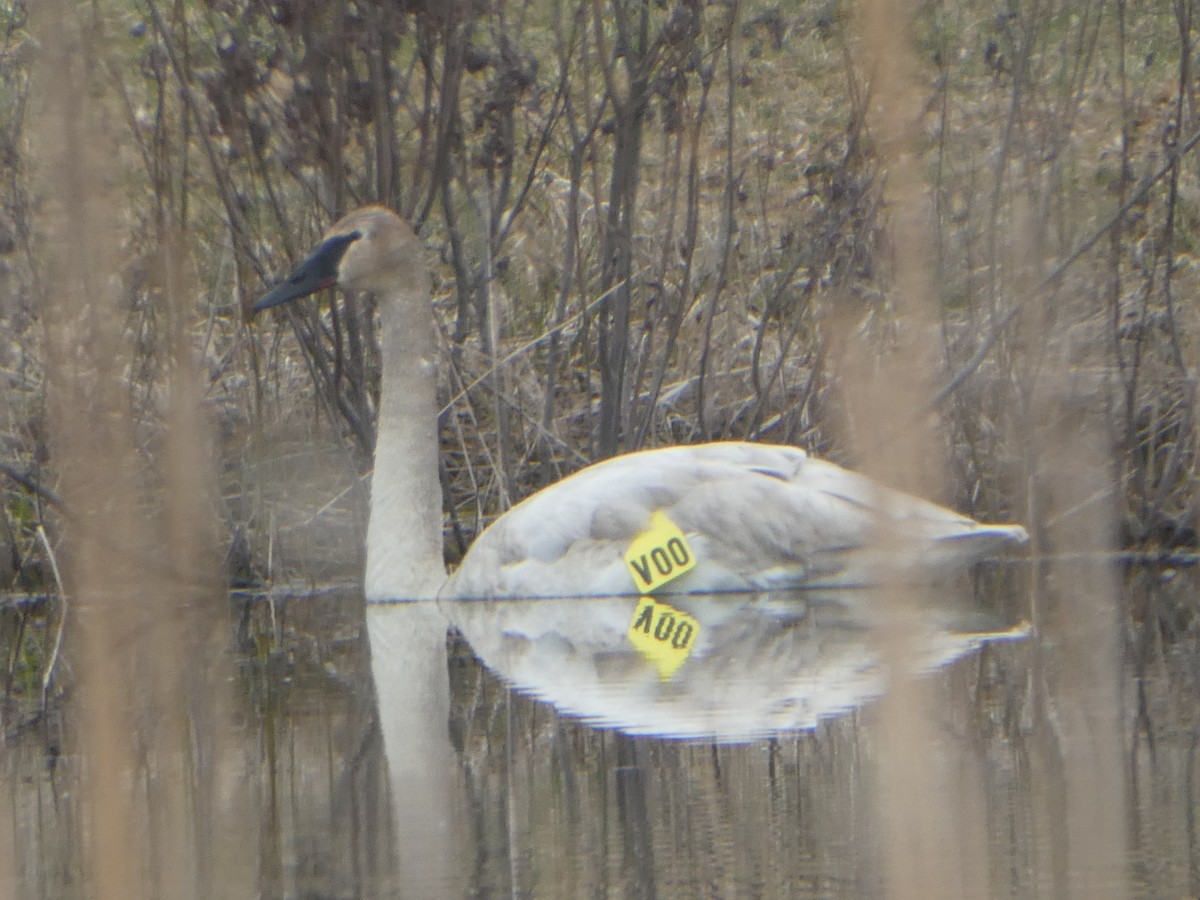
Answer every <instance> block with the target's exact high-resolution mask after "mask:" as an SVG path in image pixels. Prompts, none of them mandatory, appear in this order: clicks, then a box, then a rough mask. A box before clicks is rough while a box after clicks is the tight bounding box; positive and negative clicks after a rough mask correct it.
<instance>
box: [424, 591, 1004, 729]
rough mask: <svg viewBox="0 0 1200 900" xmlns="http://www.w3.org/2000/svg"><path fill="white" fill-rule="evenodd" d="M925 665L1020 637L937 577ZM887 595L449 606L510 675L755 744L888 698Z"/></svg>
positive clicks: (930, 596)
mask: <svg viewBox="0 0 1200 900" xmlns="http://www.w3.org/2000/svg"><path fill="white" fill-rule="evenodd" d="M921 590H922V591H923V598H922V599H923V600H924V603H923V604H922V605H923V608H924V610H925V611H924V612H923V613H922V615H921V619H922V622H921V624H920V626H919V628H918V629H917V631H916V632H915V634H914V635H913V636H912V642H911V644H910V646H911V649H912V660H911V662H912V666H913V668H914V670H915V671H916V672H928V671H932V670H934V669H937V668H940V667H942V666H945V665H947V664H949V663H951V662H953V661H954V660H956V659H959V658H960V657H962V656H963V655H965V654H967V653H970V652H971V651H973V650H975V649H977V648H979V647H980V646H982V645H983V644H985V643H988V642H990V641H998V640H1013V639H1019V638H1021V637H1024V636H1025V635H1026V634H1027V633H1028V628H1027V627H1026V626H1025V625H1023V624H1022V625H1018V626H1017V627H1014V628H1003V627H1000V625H999V623H998V622H997V621H996V619H995V617H993V616H991V615H989V614H988V613H986V612H985V611H984V610H982V609H980V608H971V606H970V605H968V604H967V603H965V602H964V601H963V600H962V598H961V597H958V596H956V595H955V592H954V588H952V587H946V586H939V587H923V588H921ZM878 601H879V596H878V594H877V593H876V592H873V591H803V590H800V591H787V592H772V593H771V594H770V595H764V594H697V595H689V596H671V597H669V598H667V599H665V600H663V599H652V598H648V597H643V598H634V597H614V598H597V599H589V600H581V599H579V598H570V599H563V600H544V599H539V600H506V601H496V602H478V601H475V602H470V601H462V602H445V601H443V602H442V604H441V607H442V608H443V609H444V610H445V612H446V615H447V618H448V620H449V621H450V622H452V623H453V624H454V625H455V626H456V627H457V628H458V629H459V630H460V631H461V632H462V634H463V636H464V637H465V638H466V640H467V642H468V644H470V646H471V648H472V650H473V651H474V652H475V654H476V656H477V657H478V658H479V660H480V661H481V662H482V663H483V664H484V665H485V666H487V667H488V668H489V669H490V670H492V671H493V672H494V673H495V674H496V675H497V676H498V677H499V678H500V679H501V680H502V681H504V682H505V683H506V684H508V685H510V686H511V687H513V688H515V689H516V690H518V691H520V692H522V693H526V694H530V695H532V696H534V697H536V698H538V699H540V700H543V701H545V702H547V703H549V704H550V705H551V706H553V707H554V708H555V709H556V710H557V711H559V712H561V713H563V714H565V715H568V716H572V717H576V718H580V719H583V720H584V721H586V722H589V723H592V724H595V725H600V726H605V727H612V728H616V729H618V730H620V731H623V732H625V733H627V734H634V735H655V736H658V737H667V738H688V739H706V740H716V741H721V742H743V741H751V740H756V739H759V738H764V737H769V736H771V735H775V734H778V733H780V732H785V731H795V730H802V729H810V728H814V727H816V726H817V725H818V724H819V723H820V722H821V721H822V720H824V719H828V718H831V717H834V716H837V715H839V714H843V713H846V712H849V711H851V710H853V709H856V708H858V707H861V706H862V705H864V704H865V703H867V702H869V701H870V700H872V699H874V698H876V697H878V696H879V695H880V694H882V693H883V691H884V690H885V688H886V677H885V673H884V672H883V667H882V666H881V664H880V660H879V651H880V636H879V634H877V633H876V631H875V626H876V625H879V624H881V623H880V622H879V620H878V616H876V615H874V614H873V613H872V612H871V608H872V606H874V605H876V604H877V603H878Z"/></svg>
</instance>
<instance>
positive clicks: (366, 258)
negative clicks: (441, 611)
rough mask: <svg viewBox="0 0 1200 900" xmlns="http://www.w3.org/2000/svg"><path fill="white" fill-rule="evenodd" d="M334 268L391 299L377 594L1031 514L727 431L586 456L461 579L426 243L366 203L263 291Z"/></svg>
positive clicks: (546, 591) (962, 551)
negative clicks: (939, 500) (961, 503)
mask: <svg viewBox="0 0 1200 900" xmlns="http://www.w3.org/2000/svg"><path fill="white" fill-rule="evenodd" d="M335 283H337V284H340V285H341V286H342V287H343V288H344V289H346V290H348V291H369V292H371V293H373V294H374V295H375V296H376V297H377V298H378V302H379V310H380V343H381V348H380V349H381V352H382V365H383V372H382V381H381V385H380V400H379V423H378V438H377V442H376V447H375V472H374V476H373V481H372V486H371V515H370V521H369V524H368V529H367V571H366V584H365V587H366V596H367V599H368V600H370V601H382V600H395V599H421V598H430V597H434V596H438V595H439V593H440V596H442V597H444V598H447V597H448V598H510V597H562V596H577V595H614V594H626V593H639V592H643V591H647V590H653V591H658V592H696V591H706V592H707V591H733V590H765V589H773V588H795V587H806V586H838V585H847V584H861V583H863V582H867V581H870V580H872V579H873V578H875V577H876V576H877V575H878V574H879V569H878V567H879V566H880V565H881V564H884V565H887V566H889V567H890V566H894V565H897V564H900V565H902V566H903V568H905V570H906V571H908V572H910V573H911V572H913V571H914V570H916V571H919V572H924V571H926V570H935V569H941V568H944V567H945V566H947V565H960V564H964V563H968V562H971V561H974V560H976V559H979V558H981V557H983V556H986V555H988V554H991V553H993V552H995V551H996V550H997V549H998V548H999V547H1001V546H1002V545H1004V544H1009V543H1019V542H1022V541H1024V540H1025V539H1026V534H1025V530H1024V529H1023V528H1021V527H1020V526H1019V525H984V524H980V523H978V522H976V521H974V520H973V519H970V518H967V517H966V516H962V515H960V514H958V513H956V512H953V511H952V510H949V509H946V508H944V507H941V506H938V505H936V504H933V503H929V502H927V501H925V500H921V499H918V498H916V497H913V496H911V495H908V494H905V493H901V492H899V491H895V490H892V489H890V488H886V487H884V486H882V485H880V484H878V483H876V482H874V481H872V480H870V479H869V478H866V477H865V476H862V475H857V474H855V473H853V472H850V471H847V470H846V469H843V468H840V467H838V466H836V465H833V464H832V463H828V462H824V461H821V460H817V459H813V458H811V457H809V456H808V455H807V454H805V452H804V451H803V450H800V449H798V448H795V447H788V446H778V445H768V444H752V443H743V442H722V443H711V444H703V445H699V446H687V447H669V448H664V449H658V450H647V451H642V452H638V453H630V454H627V455H625V456H620V457H617V458H614V459H610V460H607V461H604V462H600V463H596V464H595V465H592V466H589V467H588V468H585V469H583V470H582V471H580V472H577V473H576V474H574V475H572V476H570V477H568V478H566V479H564V480H563V481H561V482H559V483H557V484H555V485H552V486H551V487H548V488H546V489H544V490H542V491H540V492H538V493H537V494H535V495H534V496H532V497H530V498H528V499H527V500H525V501H524V502H522V503H520V504H518V505H517V506H515V507H514V508H513V509H511V510H509V511H508V512H507V513H505V514H504V515H503V516H501V517H500V518H499V519H497V520H496V521H495V522H494V523H493V524H492V525H491V526H490V527H489V528H488V529H487V530H486V531H485V532H484V533H483V534H482V535H481V536H480V537H479V538H478V540H476V542H475V544H474V546H472V548H471V550H470V552H469V553H468V554H467V556H466V558H465V559H464V560H463V562H462V565H461V566H460V567H459V568H458V569H457V571H455V572H454V574H453V575H451V576H450V578H449V579H448V580H447V578H446V573H445V568H444V563H443V558H442V510H441V490H440V487H439V484H438V462H437V453H438V437H437V404H436V387H437V385H436V380H437V373H436V363H435V359H434V355H435V348H436V346H437V342H436V340H435V328H434V319H433V311H432V307H431V305H430V296H429V286H430V285H429V275H428V271H427V269H426V265H425V260H424V249H423V247H422V244H421V242H420V240H419V239H418V238H417V236H416V234H415V233H414V232H413V231H412V229H411V228H410V227H409V226H408V225H407V224H406V223H405V222H404V221H403V220H402V219H401V218H400V217H398V216H397V215H395V214H394V213H392V212H391V211H389V210H387V209H384V208H383V207H379V206H372V207H366V208H363V209H359V210H356V211H354V212H352V213H350V214H349V215H347V216H345V217H344V218H343V219H341V220H340V221H339V222H337V223H336V224H335V225H333V226H332V227H331V228H330V229H329V231H328V232H327V233H326V234H325V236H324V238H323V239H322V240H321V242H320V243H319V244H318V245H317V246H316V247H315V248H314V249H313V251H312V252H311V254H310V255H309V256H308V258H307V259H306V260H305V261H304V262H303V263H301V264H300V265H299V266H298V267H297V268H296V270H295V271H294V272H293V273H292V275H291V276H290V277H289V278H288V279H287V280H286V281H285V282H284V283H283V284H281V285H279V286H278V287H276V288H275V289H274V290H272V291H271V292H269V293H268V294H266V295H265V296H264V297H263V298H262V299H261V300H259V301H258V303H256V304H255V307H254V308H255V310H256V311H258V310H263V309H266V308H268V307H271V306H275V305H277V304H280V303H285V302H287V301H289V300H294V299H296V298H298V297H303V296H305V295H307V294H311V293H313V292H314V291H317V290H319V289H321V288H325V287H329V286H331V285H333V284H335ZM672 541H674V543H672ZM883 547H887V548H891V549H892V550H894V551H895V552H894V553H891V554H890V555H889V554H883V553H882V551H881V550H880V548H883ZM639 548H640V549H639ZM639 553H640V556H639ZM899 560H902V561H901V562H899V563H898V561H899Z"/></svg>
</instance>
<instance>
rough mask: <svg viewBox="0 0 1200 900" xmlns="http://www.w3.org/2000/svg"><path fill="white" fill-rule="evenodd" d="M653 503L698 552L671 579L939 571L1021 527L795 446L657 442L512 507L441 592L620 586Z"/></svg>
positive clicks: (723, 584)
mask: <svg viewBox="0 0 1200 900" xmlns="http://www.w3.org/2000/svg"><path fill="white" fill-rule="evenodd" d="M656 511H660V512H662V513H664V514H665V515H666V516H667V517H668V518H669V519H670V521H671V522H673V523H674V524H675V525H676V526H678V528H679V529H680V530H681V531H682V532H683V534H684V535H685V536H686V540H687V542H688V544H689V546H690V548H691V551H692V555H693V556H694V557H695V558H696V560H697V562H696V565H695V568H693V569H692V570H691V571H689V572H687V573H686V574H685V575H683V576H681V577H679V578H678V579H676V580H675V581H672V582H671V583H670V584H669V585H668V586H667V588H666V590H668V591H671V592H694V591H748V590H768V589H780V588H795V587H814V586H824V587H829V586H849V585H859V584H864V583H868V582H871V581H874V580H877V579H878V578H879V577H880V576H881V574H882V567H883V566H885V565H887V566H891V567H895V566H897V565H900V567H901V568H907V569H913V570H918V569H919V570H921V571H923V572H925V571H937V570H941V569H944V568H947V567H953V566H954V565H958V564H962V563H966V562H971V561H974V560H976V559H979V558H981V557H983V556H986V555H988V554H990V553H993V552H995V551H996V550H997V549H998V548H999V547H1001V546H1003V545H1004V544H1008V543H1014V542H1017V543H1019V542H1021V541H1023V540H1025V539H1026V535H1025V531H1024V529H1023V528H1021V527H1020V526H1011V525H981V524H980V523H978V522H975V521H974V520H973V519H970V518H968V517H966V516H963V515H960V514H958V513H956V512H953V511H952V510H949V509H946V508H944V507H941V506H938V505H937V504H934V503H930V502H928V501H925V500H921V499H919V498H917V497H913V496H911V495H909V494H905V493H903V492H901V491H895V490H892V489H889V488H886V487H884V486H882V485H880V484H878V483H876V482H874V481H872V480H871V479H869V478H866V477H865V476H862V475H858V474H856V473H854V472H850V471H848V470H846V469H843V468H841V467H840V466H836V465H834V464H833V463H828V462H824V461H822V460H817V459H813V458H811V457H809V456H808V455H807V454H806V453H805V452H804V451H803V450H801V449H799V448H796V447H787V446H774V445H767V444H751V443H742V442H724V443H715V444H704V445H699V446H695V447H667V448H663V449H659V450H649V451H643V452H640V453H631V454H628V455H626V456H621V457H616V458H615V459H611V460H608V461H606V462H603V463H598V464H596V465H593V466H590V467H589V468H586V469H583V470H582V471H580V472H577V473H576V474H574V475H572V476H570V477H569V478H566V479H564V480H563V481H561V482H559V483H558V484H556V485H554V486H553V487H550V488H547V489H546V490H544V491H541V492H540V493H538V494H536V495H534V496H533V497H530V498H529V499H527V500H525V501H524V502H523V503H521V504H519V505H518V506H516V507H514V508H513V509H512V510H510V511H509V512H508V513H506V514H505V515H504V516H502V517H501V518H500V519H499V520H497V521H496V522H495V523H494V524H493V525H492V526H491V527H490V528H488V529H487V531H485V532H484V533H483V534H482V535H481V536H480V537H479V538H478V539H477V540H476V542H475V544H474V545H473V546H472V548H471V551H470V553H468V555H467V557H466V559H465V560H464V561H463V564H462V566H461V567H460V568H459V569H458V570H457V571H456V572H455V573H454V574H453V575H452V576H451V578H450V580H449V581H448V583H447V584H446V586H445V588H444V589H443V591H442V596H443V597H453V598H460V599H461V598H476V597H522V596H525V597H556V596H575V595H579V594H627V593H630V592H632V591H634V589H635V587H636V585H635V583H634V582H633V580H632V578H631V575H630V572H629V569H628V567H627V564H626V561H625V551H626V549H627V548H628V547H629V546H630V544H631V542H632V541H633V540H634V539H635V538H637V537H638V535H639V534H642V533H644V532H645V531H646V529H647V528H649V527H650V524H651V517H652V516H653V515H654V513H655V512H656ZM893 551H894V552H893ZM906 560H911V564H908V563H906Z"/></svg>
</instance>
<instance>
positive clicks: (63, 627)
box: [37, 525, 67, 713]
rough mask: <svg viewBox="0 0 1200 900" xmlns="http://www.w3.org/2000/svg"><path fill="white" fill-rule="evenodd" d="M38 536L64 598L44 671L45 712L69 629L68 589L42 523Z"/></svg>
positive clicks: (43, 700)
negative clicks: (64, 584) (47, 698)
mask: <svg viewBox="0 0 1200 900" xmlns="http://www.w3.org/2000/svg"><path fill="white" fill-rule="evenodd" d="M37 536H38V540H39V541H41V542H42V547H43V548H44V549H45V551H46V558H47V559H48V560H50V571H51V572H52V573H53V574H54V583H55V584H56V585H57V586H58V596H59V597H60V598H61V599H62V612H61V613H59V616H58V633H57V634H56V635H55V636H54V648H53V649H52V650H51V651H50V659H49V660H47V662H46V670H45V671H44V672H43V673H42V712H43V713H44V712H45V711H46V695H47V694H48V693H49V691H50V682H51V680H53V678H54V669H55V668H56V666H57V665H58V657H59V653H60V652H61V651H62V642H63V635H64V634H65V633H66V631H67V591H66V588H65V587H63V580H62V572H60V571H59V569H58V559H57V558H56V557H55V555H54V548H53V547H51V546H50V539H49V538H47V537H46V529H45V528H43V527H42V526H41V525H38V527H37Z"/></svg>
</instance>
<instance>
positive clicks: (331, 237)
mask: <svg viewBox="0 0 1200 900" xmlns="http://www.w3.org/2000/svg"><path fill="white" fill-rule="evenodd" d="M335 284H338V285H341V287H342V288H344V289H345V290H347V291H368V292H371V293H375V294H377V295H384V294H389V293H394V292H396V291H397V290H398V289H400V288H403V287H404V286H405V285H412V286H414V287H416V288H421V289H424V290H427V289H428V275H427V270H426V267H425V255H424V249H423V247H422V245H421V240H420V238H418V237H417V235H416V233H415V232H414V231H413V230H412V228H410V227H409V225H408V223H407V222H405V221H404V220H403V219H401V218H400V217H399V216H397V215H396V214H395V213H394V212H392V211H391V210H389V209H385V208H384V207H382V206H367V207H363V208H362V209H356V210H355V211H354V212H352V213H349V214H348V215H346V216H344V217H342V218H341V219H339V220H338V221H337V222H335V223H334V224H333V225H332V226H330V228H329V230H328V231H326V232H325V234H324V236H322V238H321V241H320V243H318V244H317V245H316V246H315V247H314V248H313V249H312V251H311V252H310V253H309V254H308V256H307V257H306V258H305V260H304V261H303V262H302V263H300V264H299V265H298V266H296V268H295V269H294V270H293V271H292V274H291V275H289V276H288V277H287V279H286V280H284V281H283V283H282V284H279V285H277V286H276V287H275V288H273V289H272V290H271V291H269V292H267V293H266V294H265V295H263V297H261V298H260V299H259V300H258V302H257V303H255V304H254V311H255V312H256V313H257V312H260V311H261V310H264V309H268V308H270V307H272V306H278V305H279V304H281V303H287V302H288V301H290V300H297V299H299V298H300V297H307V296H308V295H309V294H314V293H316V292H317V291H320V290H323V289H325V288H328V287H333V285H335Z"/></svg>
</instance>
